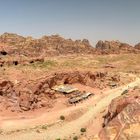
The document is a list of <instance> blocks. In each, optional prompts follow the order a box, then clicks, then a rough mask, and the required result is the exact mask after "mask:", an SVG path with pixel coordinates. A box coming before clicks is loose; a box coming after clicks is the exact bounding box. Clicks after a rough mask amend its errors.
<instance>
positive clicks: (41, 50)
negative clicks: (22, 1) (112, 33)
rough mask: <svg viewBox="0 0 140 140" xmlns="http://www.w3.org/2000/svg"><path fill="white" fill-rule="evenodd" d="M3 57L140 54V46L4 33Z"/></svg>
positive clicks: (1, 42) (0, 49)
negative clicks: (37, 37)
mask: <svg viewBox="0 0 140 140" xmlns="http://www.w3.org/2000/svg"><path fill="white" fill-rule="evenodd" d="M0 53H1V54H2V55H7V54H8V55H14V56H19V55H20V56H27V57H29V56H30V57H37V56H39V57H45V56H55V55H67V54H74V53H75V54H78V53H79V54H119V53H140V44H137V45H136V46H135V47H132V46H131V45H129V44H126V43H122V42H119V41H99V42H98V43H97V44H96V46H95V47H93V46H91V44H90V43H89V41H88V40H87V39H83V40H75V41H73V40H72V39H64V38H63V37H61V36H59V35H52V36H43V37H41V38H40V39H35V38H32V37H23V36H20V35H17V34H12V33H4V34H2V35H1V36H0Z"/></svg>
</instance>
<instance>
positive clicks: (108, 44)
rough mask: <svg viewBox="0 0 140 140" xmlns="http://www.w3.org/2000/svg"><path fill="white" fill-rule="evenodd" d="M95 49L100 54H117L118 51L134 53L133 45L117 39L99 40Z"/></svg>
mask: <svg viewBox="0 0 140 140" xmlns="http://www.w3.org/2000/svg"><path fill="white" fill-rule="evenodd" d="M96 49H97V50H98V51H99V52H100V53H101V54H119V53H136V52H137V51H136V50H135V48H134V47H132V46H130V45H129V44H126V43H121V42H119V41H101V40H100V41H99V42H98V43H97V44H96Z"/></svg>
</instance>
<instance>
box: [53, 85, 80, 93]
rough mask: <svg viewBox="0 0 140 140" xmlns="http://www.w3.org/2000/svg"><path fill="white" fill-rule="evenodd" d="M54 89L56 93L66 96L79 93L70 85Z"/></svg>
mask: <svg viewBox="0 0 140 140" xmlns="http://www.w3.org/2000/svg"><path fill="white" fill-rule="evenodd" d="M52 89H53V90H55V91H58V92H62V93H65V94H69V93H72V92H75V91H78V89H77V88H74V87H72V86H70V85H59V86H54V87H53V88H52Z"/></svg>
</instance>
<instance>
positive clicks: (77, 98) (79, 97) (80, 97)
mask: <svg viewBox="0 0 140 140" xmlns="http://www.w3.org/2000/svg"><path fill="white" fill-rule="evenodd" d="M91 95H94V94H92V93H90V92H87V93H83V94H81V95H78V96H75V97H72V98H70V99H69V103H70V104H73V103H77V102H80V101H82V100H84V99H86V98H88V97H89V96H91Z"/></svg>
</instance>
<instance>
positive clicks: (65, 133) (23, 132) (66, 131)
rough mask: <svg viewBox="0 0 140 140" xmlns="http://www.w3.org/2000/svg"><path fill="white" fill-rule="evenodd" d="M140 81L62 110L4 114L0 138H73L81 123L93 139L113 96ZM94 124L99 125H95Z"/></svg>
mask: <svg viewBox="0 0 140 140" xmlns="http://www.w3.org/2000/svg"><path fill="white" fill-rule="evenodd" d="M139 84H140V79H139V78H136V80H135V81H134V82H132V83H129V84H127V85H125V86H121V87H118V88H116V89H112V90H107V91H104V92H103V94H101V93H100V94H97V95H95V96H92V97H91V98H89V99H88V100H85V101H83V102H82V103H79V104H77V105H76V106H75V105H72V106H68V107H65V108H63V107H61V109H59V110H58V109H57V108H56V109H54V110H53V111H51V112H49V111H47V112H45V111H44V112H43V113H41V114H40V115H37V116H32V117H30V118H26V117H25V118H24V117H21V118H20V119H17V118H16V117H15V118H14V119H3V117H1V118H0V128H1V129H2V130H4V132H5V133H6V132H7V134H2V135H0V140H55V139H57V138H61V139H64V138H65V139H72V138H73V137H74V136H75V135H76V136H80V135H81V132H80V129H81V128H82V127H86V128H87V130H88V132H87V133H86V135H87V136H86V137H87V139H90V138H92V136H93V135H94V134H96V133H98V132H99V130H100V129H101V124H102V118H101V116H102V115H103V113H104V111H105V109H106V108H107V106H108V105H109V104H110V102H111V100H112V99H114V98H116V97H118V96H120V95H121V93H122V92H123V91H124V90H126V89H128V88H130V87H135V86H137V85H139ZM77 86H79V85H77ZM90 91H91V92H92V91H93V92H96V91H95V90H93V89H90ZM58 105H59V104H58ZM77 112H78V113H77ZM61 115H64V116H65V118H66V120H65V121H60V120H59V117H60V116H61ZM95 122H96V123H95ZM42 125H46V126H47V128H45V129H42V128H40V126H42ZM95 125H96V126H97V127H95ZM92 129H93V130H92Z"/></svg>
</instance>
